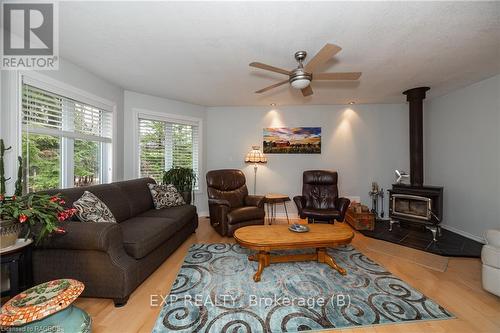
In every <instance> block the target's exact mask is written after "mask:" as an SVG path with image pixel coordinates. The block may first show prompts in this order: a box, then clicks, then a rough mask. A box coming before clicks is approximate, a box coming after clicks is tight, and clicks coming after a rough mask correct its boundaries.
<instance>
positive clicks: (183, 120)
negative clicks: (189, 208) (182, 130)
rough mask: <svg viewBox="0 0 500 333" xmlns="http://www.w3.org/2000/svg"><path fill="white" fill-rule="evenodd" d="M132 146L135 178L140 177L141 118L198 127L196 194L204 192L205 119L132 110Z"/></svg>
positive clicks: (145, 110) (139, 109)
mask: <svg viewBox="0 0 500 333" xmlns="http://www.w3.org/2000/svg"><path fill="white" fill-rule="evenodd" d="M132 114H133V117H132V122H133V124H132V126H133V129H134V130H133V131H132V132H133V133H132V144H133V147H134V151H133V157H134V159H133V172H134V176H135V177H140V174H141V173H140V168H139V165H140V154H139V118H145V119H151V120H157V121H165V122H173V123H178V124H184V125H193V126H197V127H198V178H200V179H198V189H197V190H195V193H196V194H201V193H203V192H204V182H203V181H202V179H201V178H202V176H203V170H204V163H203V119H202V118H198V117H190V116H184V115H179V114H174V113H167V112H158V111H152V110H147V109H142V108H132Z"/></svg>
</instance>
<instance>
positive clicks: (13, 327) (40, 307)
mask: <svg viewBox="0 0 500 333" xmlns="http://www.w3.org/2000/svg"><path fill="white" fill-rule="evenodd" d="M84 288H85V286H84V285H83V283H81V282H80V281H77V280H71V279H60V280H53V281H49V282H45V283H42V284H39V285H37V286H34V287H33V288H30V289H28V290H26V291H24V292H22V293H20V294H18V295H16V296H14V297H13V298H12V299H10V300H9V301H8V302H7V303H5V304H4V306H2V309H1V312H0V326H1V328H2V329H4V330H6V332H72V333H87V332H91V331H92V319H91V318H90V316H89V315H88V314H87V313H86V312H85V311H83V310H82V309H80V308H78V307H76V306H74V305H73V304H72V303H73V302H74V301H75V300H76V299H77V298H78V296H79V295H80V294H81V293H82V292H83V289H84Z"/></svg>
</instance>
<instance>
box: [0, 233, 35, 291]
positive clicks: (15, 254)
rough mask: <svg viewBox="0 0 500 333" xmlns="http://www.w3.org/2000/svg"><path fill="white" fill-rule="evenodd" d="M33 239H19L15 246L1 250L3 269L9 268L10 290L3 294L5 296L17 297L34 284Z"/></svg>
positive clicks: (0, 256)
mask: <svg viewBox="0 0 500 333" xmlns="http://www.w3.org/2000/svg"><path fill="white" fill-rule="evenodd" d="M32 243H33V240H32V239H24V238H19V239H18V240H17V241H16V243H15V244H14V245H11V246H8V247H5V248H3V249H0V258H1V261H2V267H4V266H7V267H8V268H9V284H10V288H9V290H6V291H4V292H2V297H4V296H11V297H12V296H15V295H17V294H18V293H19V291H20V290H25V289H27V288H29V287H31V285H32V284H33V278H32V274H31V244H32Z"/></svg>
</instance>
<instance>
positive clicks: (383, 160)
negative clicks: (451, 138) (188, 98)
mask: <svg viewBox="0 0 500 333" xmlns="http://www.w3.org/2000/svg"><path fill="white" fill-rule="evenodd" d="M299 126H320V127H322V153H321V154H320V155H296V154H293V155H284V154H283V155H281V154H270V155H268V160H269V161H268V163H267V164H266V165H262V166H259V169H258V175H257V193H259V194H265V193H270V192H272V193H283V194H287V195H289V196H290V198H292V197H293V196H295V195H298V194H300V192H301V188H302V172H303V171H304V170H308V169H331V170H337V171H338V172H339V191H340V193H341V195H344V196H359V197H361V199H362V202H363V203H365V204H369V205H370V206H371V204H370V201H369V196H368V192H369V191H370V189H371V183H372V181H376V182H378V183H379V185H380V186H382V187H383V188H384V190H386V189H388V188H389V187H390V185H391V184H392V183H393V181H394V169H401V170H408V169H409V152H408V149H409V148H408V145H409V143H408V108H407V106H406V105H405V104H386V105H383V104H380V105H352V106H349V107H347V106H337V105H335V106H334V105H332V106H313V105H311V106H286V107H278V108H276V109H275V110H271V107H269V108H265V107H210V108H208V109H207V133H208V135H207V170H213V169H219V168H237V169H242V170H243V171H244V173H245V175H246V177H247V186H248V188H249V191H250V192H252V189H253V166H252V165H245V163H244V162H243V160H244V157H245V154H246V153H247V151H248V150H249V149H250V148H251V146H252V145H255V144H258V145H260V146H261V147H262V129H263V128H264V127H299ZM386 194H387V193H386ZM385 203H386V208H385V212H386V214H387V195H386V200H385ZM288 207H289V208H290V211H291V212H292V215H294V214H295V212H296V208H295V205H294V204H293V203H289V204H288ZM282 213H283V210H282V209H280V210H278V214H282ZM386 216H387V215H386Z"/></svg>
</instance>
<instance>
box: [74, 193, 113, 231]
mask: <svg viewBox="0 0 500 333" xmlns="http://www.w3.org/2000/svg"><path fill="white" fill-rule="evenodd" d="M73 207H75V208H76V216H78V218H79V219H80V221H82V222H112V223H116V219H115V217H114V216H113V213H112V212H111V210H109V208H108V206H106V204H105V203H104V202H102V201H101V200H100V199H99V198H98V197H96V196H95V195H94V194H93V193H92V192H89V191H85V192H83V194H82V196H81V197H80V199H78V200H76V201H75V202H73Z"/></svg>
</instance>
